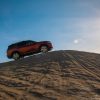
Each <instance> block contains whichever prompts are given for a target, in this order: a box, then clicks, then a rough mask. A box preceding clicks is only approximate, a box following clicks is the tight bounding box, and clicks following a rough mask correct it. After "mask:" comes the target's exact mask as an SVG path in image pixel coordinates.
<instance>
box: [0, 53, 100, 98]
mask: <svg viewBox="0 0 100 100" xmlns="http://www.w3.org/2000/svg"><path fill="white" fill-rule="evenodd" d="M0 100H100V55H99V54H93V53H87V52H79V51H53V52H49V53H46V54H39V55H34V56H30V57H27V58H24V59H21V60H18V61H11V62H7V63H3V64H0Z"/></svg>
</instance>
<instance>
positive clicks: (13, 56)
mask: <svg viewBox="0 0 100 100" xmlns="http://www.w3.org/2000/svg"><path fill="white" fill-rule="evenodd" d="M12 58H13V59H14V60H18V59H20V54H19V53H18V52H14V53H13V55H12Z"/></svg>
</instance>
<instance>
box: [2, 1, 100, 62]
mask: <svg viewBox="0 0 100 100" xmlns="http://www.w3.org/2000/svg"><path fill="white" fill-rule="evenodd" d="M99 4H100V0H0V45H1V48H0V62H5V61H8V59H7V57H6V49H7V47H8V45H9V44H11V43H14V42H17V41H20V40H29V39H31V40H35V41H42V40H50V41H51V42H52V43H53V45H54V50H79V51H88V52H96V53H100V39H99V38H100V5H99Z"/></svg>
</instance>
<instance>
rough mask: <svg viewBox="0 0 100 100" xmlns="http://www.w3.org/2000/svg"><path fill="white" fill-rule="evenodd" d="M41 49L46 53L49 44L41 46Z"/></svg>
mask: <svg viewBox="0 0 100 100" xmlns="http://www.w3.org/2000/svg"><path fill="white" fill-rule="evenodd" d="M40 51H41V52H42V53H46V52H48V47H47V46H41V48H40Z"/></svg>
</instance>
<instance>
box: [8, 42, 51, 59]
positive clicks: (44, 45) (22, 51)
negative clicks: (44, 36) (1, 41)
mask: <svg viewBox="0 0 100 100" xmlns="http://www.w3.org/2000/svg"><path fill="white" fill-rule="evenodd" d="M52 48H53V47H52V44H51V42H50V41H41V42H36V41H32V40H27V41H21V42H17V43H14V44H11V45H9V46H8V49H7V57H8V58H13V59H15V60H17V59H19V58H21V57H24V56H27V55H31V54H35V53H39V52H43V53H45V52H48V51H50V50H51V49H52Z"/></svg>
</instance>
